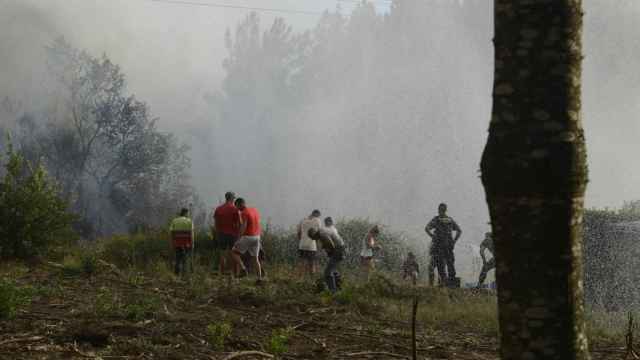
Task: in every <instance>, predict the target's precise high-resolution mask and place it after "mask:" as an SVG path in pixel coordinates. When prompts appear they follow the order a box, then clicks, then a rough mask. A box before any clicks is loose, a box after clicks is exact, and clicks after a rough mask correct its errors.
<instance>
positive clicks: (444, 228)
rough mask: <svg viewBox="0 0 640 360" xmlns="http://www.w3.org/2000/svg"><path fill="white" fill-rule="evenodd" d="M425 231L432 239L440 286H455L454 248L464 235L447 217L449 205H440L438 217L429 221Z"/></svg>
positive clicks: (432, 252) (432, 251)
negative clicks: (454, 233)
mask: <svg viewBox="0 0 640 360" xmlns="http://www.w3.org/2000/svg"><path fill="white" fill-rule="evenodd" d="M424 231H425V232H426V233H427V235H429V237H430V238H431V239H432V241H431V256H432V259H433V262H434V265H435V267H436V268H437V269H438V276H439V277H440V286H444V285H447V286H454V284H455V283H456V279H457V278H456V268H455V258H454V256H453V248H454V246H455V244H456V242H457V241H458V239H459V238H460V235H462V230H460V227H459V226H458V224H457V223H456V222H455V221H454V220H453V219H452V218H451V217H449V216H448V215H447V204H444V203H442V204H440V205H438V216H435V217H434V218H433V219H431V221H429V223H428V224H427V226H426V227H425V229H424ZM454 231H455V232H456V235H455V238H454V237H453V234H452V233H453V232H454Z"/></svg>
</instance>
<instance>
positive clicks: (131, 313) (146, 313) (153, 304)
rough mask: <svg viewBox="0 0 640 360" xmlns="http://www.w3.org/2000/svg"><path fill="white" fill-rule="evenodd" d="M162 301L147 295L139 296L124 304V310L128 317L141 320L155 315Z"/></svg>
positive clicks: (125, 315)
mask: <svg viewBox="0 0 640 360" xmlns="http://www.w3.org/2000/svg"><path fill="white" fill-rule="evenodd" d="M159 307H160V302H159V300H158V299H157V298H155V297H150V296H145V297H137V298H135V299H134V301H130V302H128V303H127V304H126V305H124V307H123V309H122V311H123V314H124V317H125V318H126V319H129V320H132V321H141V320H144V319H146V318H149V317H153V315H154V314H155V313H156V312H157V311H158V309H159Z"/></svg>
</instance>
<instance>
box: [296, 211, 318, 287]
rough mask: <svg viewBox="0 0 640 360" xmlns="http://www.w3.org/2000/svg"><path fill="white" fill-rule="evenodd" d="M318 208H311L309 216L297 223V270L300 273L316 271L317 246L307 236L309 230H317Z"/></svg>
mask: <svg viewBox="0 0 640 360" xmlns="http://www.w3.org/2000/svg"><path fill="white" fill-rule="evenodd" d="M320 215H321V214H320V210H313V211H312V212H311V215H309V217H307V218H305V219H304V220H302V221H301V222H300V224H299V225H298V255H299V257H300V262H299V263H298V264H299V265H298V266H299V272H300V273H301V274H304V275H307V274H310V275H314V274H315V273H316V253H317V250H318V247H317V245H316V241H315V240H313V239H312V238H310V237H309V230H310V229H314V230H319V229H320V227H321V225H322V224H321V223H320Z"/></svg>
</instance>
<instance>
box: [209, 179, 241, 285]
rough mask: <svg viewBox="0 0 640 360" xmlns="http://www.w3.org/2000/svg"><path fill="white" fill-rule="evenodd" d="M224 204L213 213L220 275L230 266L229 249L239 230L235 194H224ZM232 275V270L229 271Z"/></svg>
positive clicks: (238, 213)
mask: <svg viewBox="0 0 640 360" xmlns="http://www.w3.org/2000/svg"><path fill="white" fill-rule="evenodd" d="M224 199H225V202H224V203H223V204H222V205H220V206H218V207H217V208H216V210H215V211H214V213H213V220H214V224H215V228H216V243H217V245H218V247H219V249H220V274H223V273H224V272H225V267H226V266H229V267H230V266H232V264H233V262H232V259H231V248H233V245H234V244H235V242H236V239H237V237H238V232H239V230H240V212H239V211H238V208H236V206H235V205H234V201H235V199H236V194H234V193H233V192H231V191H229V192H227V193H226V194H224ZM229 270H230V271H231V272H232V273H234V272H235V271H233V269H229Z"/></svg>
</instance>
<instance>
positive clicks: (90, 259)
mask: <svg viewBox="0 0 640 360" xmlns="http://www.w3.org/2000/svg"><path fill="white" fill-rule="evenodd" d="M97 262H98V260H97V257H96V254H95V253H93V252H91V251H85V250H83V251H81V252H80V253H79V254H76V255H67V256H65V258H64V259H63V261H62V271H63V272H64V273H65V274H67V275H80V274H83V275H86V276H91V275H94V274H95V273H96V270H97V268H98V266H97Z"/></svg>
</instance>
